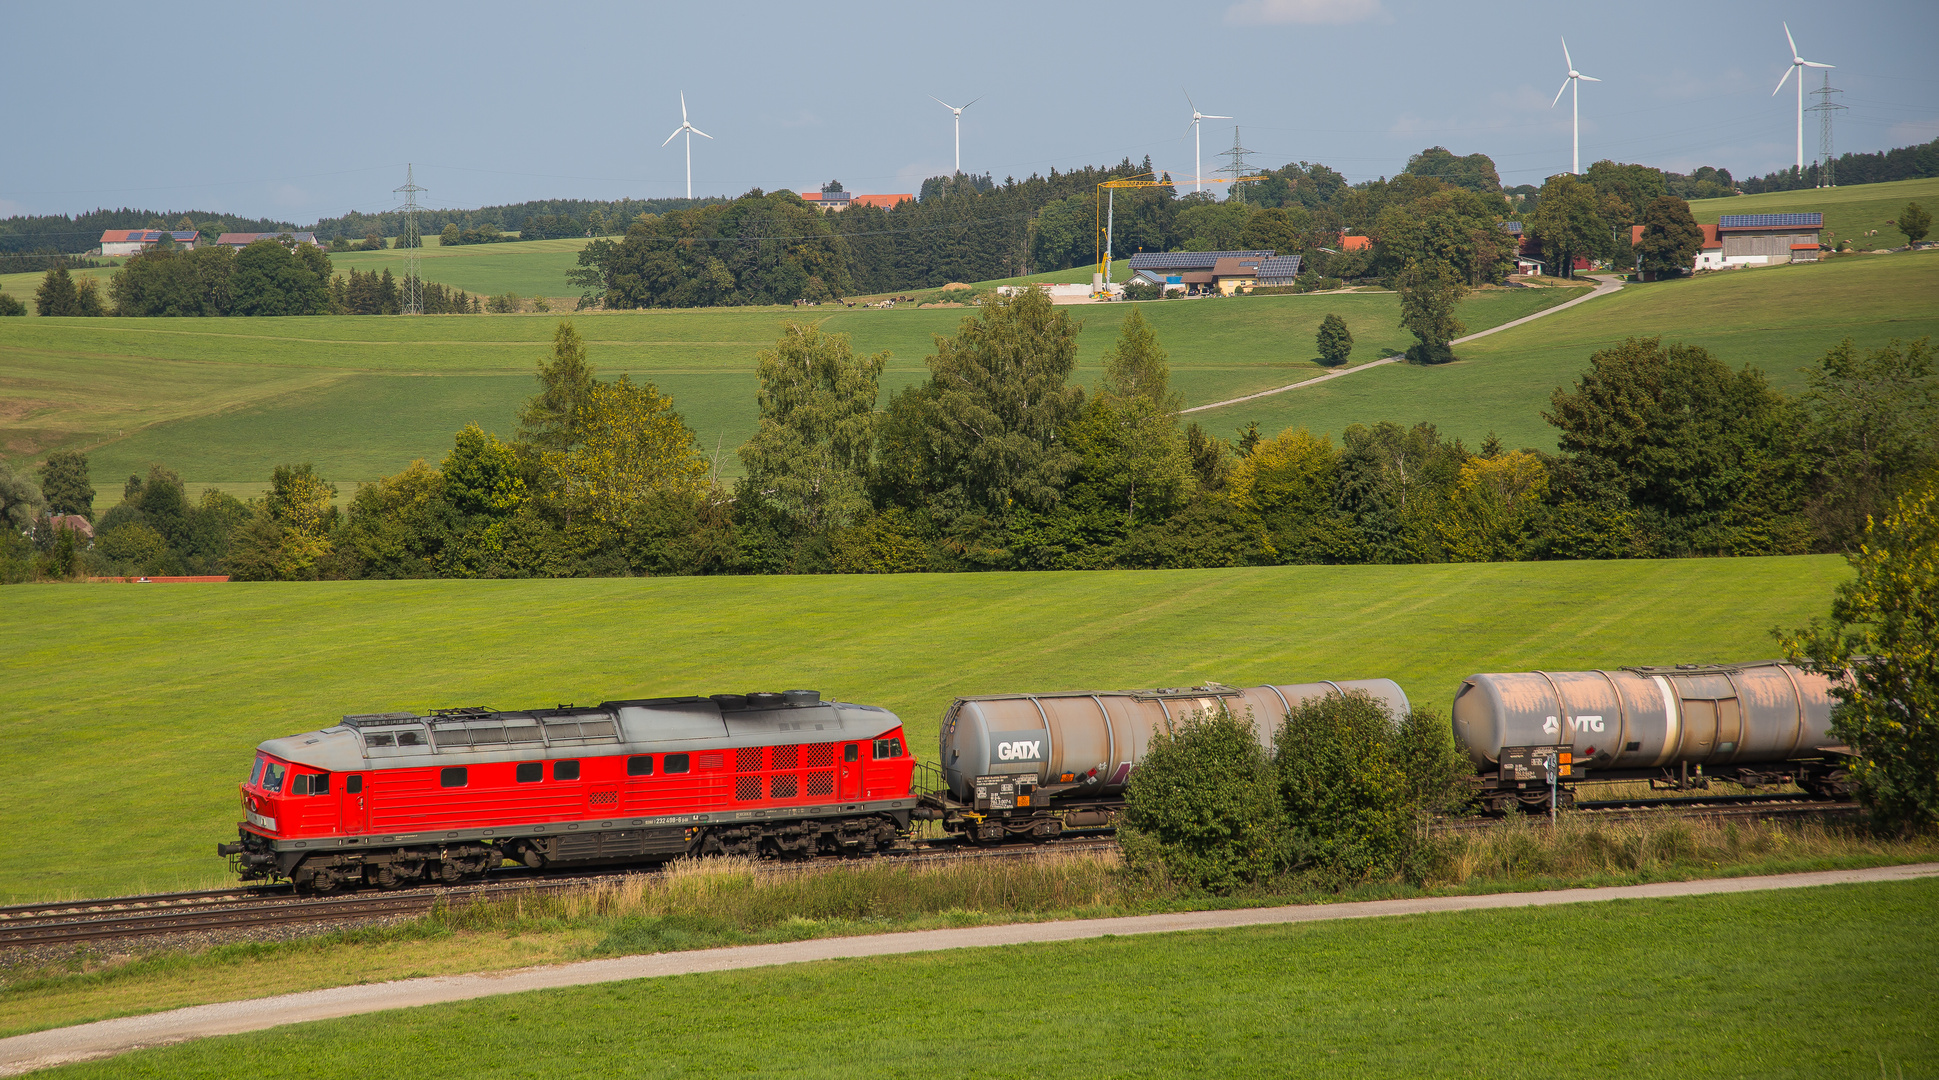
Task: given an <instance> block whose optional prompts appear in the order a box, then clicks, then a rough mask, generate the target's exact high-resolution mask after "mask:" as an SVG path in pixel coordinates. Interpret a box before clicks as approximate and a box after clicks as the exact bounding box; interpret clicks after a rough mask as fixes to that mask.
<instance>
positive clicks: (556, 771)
mask: <svg viewBox="0 0 1939 1080" xmlns="http://www.w3.org/2000/svg"><path fill="white" fill-rule="evenodd" d="M552 779H554V780H577V779H579V763H578V762H576V761H555V762H553V763H552Z"/></svg>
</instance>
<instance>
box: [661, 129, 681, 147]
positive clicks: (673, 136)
mask: <svg viewBox="0 0 1939 1080" xmlns="http://www.w3.org/2000/svg"><path fill="white" fill-rule="evenodd" d="M685 130H687V129H686V127H685V126H684V125H683V126H681V127H677V128H674V129H673V134H671V135H668V136H667V142H663V143H661V144H660V145H661V146H662V147H664V146H666V144H667V143H669V142H672V141H673V140H675V139H677V138H679V137H680V133H681V132H683V131H685Z"/></svg>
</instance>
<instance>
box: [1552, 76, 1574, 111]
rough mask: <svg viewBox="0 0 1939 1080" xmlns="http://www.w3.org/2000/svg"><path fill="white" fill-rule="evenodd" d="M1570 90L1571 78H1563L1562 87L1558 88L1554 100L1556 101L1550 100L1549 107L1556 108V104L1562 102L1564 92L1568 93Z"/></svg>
mask: <svg viewBox="0 0 1939 1080" xmlns="http://www.w3.org/2000/svg"><path fill="white" fill-rule="evenodd" d="M1568 92H1569V80H1567V79H1563V80H1562V89H1560V90H1557V91H1556V92H1555V100H1554V101H1551V102H1549V108H1551V109H1553V108H1555V107H1556V106H1557V105H1558V104H1560V103H1561V101H1562V95H1563V94H1566V93H1568Z"/></svg>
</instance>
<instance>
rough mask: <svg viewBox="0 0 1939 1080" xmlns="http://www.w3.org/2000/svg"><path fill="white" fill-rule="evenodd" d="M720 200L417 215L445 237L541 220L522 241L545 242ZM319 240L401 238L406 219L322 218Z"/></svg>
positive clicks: (391, 214) (620, 228)
mask: <svg viewBox="0 0 1939 1080" xmlns="http://www.w3.org/2000/svg"><path fill="white" fill-rule="evenodd" d="M725 201H726V200H725V199H721V198H704V199H613V200H610V201H608V200H601V199H534V200H532V201H531V202H522V203H508V204H506V205H504V206H481V207H479V208H478V209H476V210H419V211H418V212H417V228H418V232H419V233H421V234H423V235H427V236H428V235H430V234H432V233H437V232H442V231H443V230H444V227H445V226H446V225H456V226H457V227H458V228H459V230H461V231H464V230H473V229H497V230H500V231H503V232H514V231H516V232H520V233H523V232H525V231H527V225H526V223H527V222H528V221H533V220H534V219H537V222H538V223H539V225H540V227H539V228H537V229H534V230H531V231H534V232H538V233H542V234H544V235H543V236H537V237H532V236H522V237H521V238H522V239H527V240H531V239H545V238H549V237H550V236H553V235H559V236H565V235H578V236H584V235H585V234H586V230H588V229H594V230H595V231H599V230H597V229H596V228H595V226H594V225H593V224H592V222H593V220H594V219H593V215H594V214H595V213H596V214H598V215H599V220H601V221H604V222H606V230H605V231H611V232H625V231H626V226H627V224H628V223H629V222H631V221H632V220H633V219H634V218H636V217H639V216H640V215H641V214H670V213H674V212H676V211H680V210H693V209H697V208H699V207H702V206H709V205H712V204H714V203H718V202H725ZM567 219H570V220H571V221H572V222H573V223H574V224H575V225H576V226H577V228H574V229H572V230H571V231H570V232H567V231H562V230H560V229H558V228H557V225H556V223H560V222H564V221H565V220H567ZM311 228H312V231H314V232H315V233H316V236H317V239H319V240H335V239H336V238H338V237H343V238H344V239H347V240H360V239H362V238H363V237H365V236H367V235H369V234H370V233H373V232H374V233H376V234H377V235H379V236H401V235H403V232H404V215H403V214H400V213H398V212H396V211H394V210H387V211H385V212H383V213H381V214H364V213H355V212H353V213H349V214H345V215H343V216H342V217H333V218H324V219H323V220H321V221H318V222H317V223H316V224H315V225H314V226H312V227H311Z"/></svg>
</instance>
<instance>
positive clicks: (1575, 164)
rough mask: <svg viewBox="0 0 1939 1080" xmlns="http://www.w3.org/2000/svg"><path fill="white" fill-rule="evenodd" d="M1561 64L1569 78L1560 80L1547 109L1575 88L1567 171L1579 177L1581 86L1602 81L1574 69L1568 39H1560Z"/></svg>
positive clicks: (1571, 106)
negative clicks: (1567, 91) (1571, 139)
mask: <svg viewBox="0 0 1939 1080" xmlns="http://www.w3.org/2000/svg"><path fill="white" fill-rule="evenodd" d="M1562 62H1563V63H1566V64H1568V65H1569V77H1568V78H1566V79H1563V80H1562V89H1561V90H1557V91H1556V92H1555V100H1554V101H1551V102H1549V108H1551V109H1553V108H1555V106H1556V105H1557V104H1559V103H1560V102H1561V101H1562V94H1563V92H1564V91H1566V90H1568V89H1569V88H1570V87H1574V88H1575V92H1574V93H1572V94H1570V95H1569V111H1570V112H1571V113H1573V114H1574V123H1573V125H1572V126H1573V128H1574V131H1575V134H1574V140H1573V142H1572V144H1571V145H1572V146H1573V149H1572V151H1571V152H1570V154H1569V171H1570V172H1572V173H1574V174H1576V175H1577V176H1581V175H1582V84H1583V83H1585V82H1601V81H1602V80H1601V79H1592V78H1590V77H1589V76H1587V75H1584V74H1583V73H1581V72H1580V71H1577V70H1576V69H1575V60H1574V59H1572V58H1571V57H1570V56H1569V39H1568V38H1563V39H1562Z"/></svg>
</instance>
